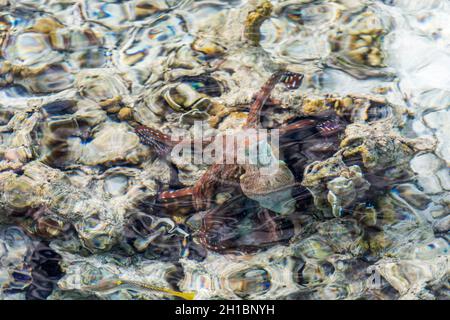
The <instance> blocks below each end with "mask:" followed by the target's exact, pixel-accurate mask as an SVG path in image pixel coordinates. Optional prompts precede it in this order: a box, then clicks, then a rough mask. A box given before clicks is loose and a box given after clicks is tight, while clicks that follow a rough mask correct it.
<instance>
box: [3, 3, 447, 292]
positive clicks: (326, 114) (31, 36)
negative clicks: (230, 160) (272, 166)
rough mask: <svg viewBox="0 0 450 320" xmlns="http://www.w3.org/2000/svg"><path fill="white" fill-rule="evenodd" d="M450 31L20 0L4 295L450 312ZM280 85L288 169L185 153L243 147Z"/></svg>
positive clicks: (352, 6) (336, 6)
mask: <svg viewBox="0 0 450 320" xmlns="http://www.w3.org/2000/svg"><path fill="white" fill-rule="evenodd" d="M269 3H270V4H271V6H270V7H271V9H270V12H269V13H268V14H265V15H264V14H262V13H261V12H262V11H261V10H262V8H263V7H262V6H263V5H266V6H269ZM258 10H259V11H258ZM252 14H253V15H255V14H256V15H259V18H258V19H260V20H258V19H256V20H252V19H251V18H252V17H254V16H252ZM449 18H450V2H449V1H446V0H427V1H416V0H391V1H368V0H367V1H364V0H336V1H331V0H329V1H307V0H303V1H302V0H289V1H288V0H286V1H282V0H279V1H276V0H272V1H270V2H269V1H262V0H261V1H258V0H247V1H246V0H235V1H220V0H211V1H207V0H198V1H195V0H180V1H171V0H133V1H114V0H110V1H97V0H94V1H93V0H89V1H88V0H86V1H81V0H80V1H62V0H42V1H38V0H29V1H28V0H21V1H14V0H4V1H2V0H0V44H1V53H2V55H1V58H0V156H1V160H0V223H1V225H0V298H1V299H173V298H176V299H178V298H180V297H181V298H183V297H184V298H188V297H189V295H183V294H180V292H182V293H184V294H187V293H194V294H195V299H217V298H222V299H448V297H449V283H448V274H449V261H448V260H449V234H448V232H449V217H450V216H449V212H450V197H449V190H450V169H449V164H450V145H449V138H450V133H449V130H450V125H449V123H450V122H449V121H450V110H449V105H450V89H449V88H450V76H449V75H450V70H449V68H450V54H449V52H450V51H449V49H450V29H449V28H448V27H447V25H448V20H449ZM252 21H253V22H252ZM255 21H256V22H255ZM258 22H259V24H260V25H259V24H258ZM280 70H287V71H289V72H290V73H288V74H283V76H281V78H280V79H279V80H280V81H278V82H280V83H276V84H275V85H274V88H272V90H271V92H270V90H269V93H270V99H269V98H267V99H266V100H265V101H264V102H265V106H264V108H263V110H262V112H261V117H258V121H260V123H259V124H258V125H257V126H258V127H259V128H269V129H278V128H282V130H283V128H285V131H282V130H281V132H282V134H281V139H280V141H279V147H280V148H279V149H280V150H279V151H280V154H279V156H278V157H275V158H273V159H274V160H275V162H276V163H277V164H278V165H279V167H277V168H278V169H279V168H281V171H276V172H275V173H273V172H272V175H270V174H269V175H266V176H262V177H260V176H252V175H251V172H253V171H252V170H253V169H255V167H252V166H243V167H235V166H230V167H226V166H225V167H223V166H218V168H219V169H217V171H215V172H214V173H213V174H211V177H210V178H209V179H206V180H202V177H205V172H207V173H209V172H211V171H208V169H210V168H211V167H212V166H210V164H205V163H196V162H195V161H192V159H189V161H184V160H186V159H182V158H180V157H175V156H174V155H173V154H172V155H168V151H167V150H169V151H170V149H172V147H173V145H172V144H171V143H170V142H169V141H168V140H167V139H165V138H164V136H163V133H164V134H166V135H172V136H173V135H175V134H177V133H179V134H181V135H182V136H189V135H193V136H195V135H196V132H197V131H196V130H197V129H199V126H200V127H201V129H202V130H203V133H204V134H205V136H206V137H213V136H217V135H218V134H219V133H223V132H225V131H226V130H227V129H231V130H232V131H233V132H234V133H239V132H241V130H242V129H243V128H245V126H246V125H248V123H247V124H246V119H247V116H248V113H249V111H251V108H250V106H252V105H253V106H254V105H255V103H256V104H257V102H258V99H259V97H260V96H261V95H263V93H264V92H263V90H260V89H261V87H263V86H264V84H265V83H266V81H268V79H270V77H271V75H272V74H275V75H276V74H277V72H278V71H280ZM296 74H302V75H304V78H303V82H301V85H300V80H299V79H300V76H299V78H297V80H296V78H295V75H296ZM292 77H294V78H292ZM255 100H256V102H255ZM263 104H264V103H263ZM198 121H202V122H201V124H200V125H199V126H198V124H199V122H198ZM299 121H300V122H299ZM302 121H303V122H302ZM299 123H300V125H298V124H299ZM293 124H297V127H295V125H293ZM289 125H293V126H289ZM142 126H145V127H142ZM288 127H289V128H291V129H289V130H291V131H289V130H288V129H286V128H288ZM148 128H151V129H148ZM292 128H294V129H292ZM155 130H157V131H155ZM261 145H263V146H264V147H265V148H266V149H264V150H266V151H267V150H268V152H269V153H271V152H272V151H274V150H275V149H278V148H275V147H274V146H273V144H272V145H267V144H265V145H264V144H261ZM261 145H260V147H261ZM332 160H333V161H334V162H333V163H334V164H332V165H330V163H332ZM327 161H329V162H327ZM323 168H325V169H326V170H325V169H323ZM210 170H211V169H210ZM324 170H325V171H324ZM244 173H245V174H244ZM277 174H278V175H277ZM270 179H273V181H272V180H270ZM277 179H278V180H277ZM269 180H270V181H269ZM197 181H201V182H202V183H201V184H202V185H203V186H204V187H205V188H206V191H209V190H212V191H211V192H210V193H208V192H206V193H207V196H205V197H204V198H203V199H202V200H204V201H205V202H204V203H203V204H201V205H200V207H196V206H195V205H196V203H195V202H194V200H195V197H193V196H192V195H191V191H189V190H188V189H184V190H187V191H185V193H180V190H183V188H189V187H192V186H194V185H196V183H197ZM268 181H269V182H270V183H268ZM280 181H281V182H280ZM210 185H214V186H215V188H213V187H210ZM274 185H275V187H274ZM208 188H209V189H208ZM270 188H272V189H270ZM261 190H262V191H261ZM273 190H275V191H273ZM172 191H175V193H171V192H172ZM176 192H178V193H176ZM172 195H173V196H172ZM175 195H179V196H178V197H175ZM207 204H209V205H210V206H209V207H208V206H207ZM174 292H175V293H174Z"/></svg>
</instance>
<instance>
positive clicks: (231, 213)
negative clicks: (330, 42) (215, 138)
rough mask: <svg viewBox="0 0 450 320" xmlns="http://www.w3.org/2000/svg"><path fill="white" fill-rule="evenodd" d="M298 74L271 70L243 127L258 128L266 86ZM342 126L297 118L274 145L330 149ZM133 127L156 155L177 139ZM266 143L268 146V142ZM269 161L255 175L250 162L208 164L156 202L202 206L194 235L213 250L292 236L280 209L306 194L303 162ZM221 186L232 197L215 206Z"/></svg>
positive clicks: (296, 80) (288, 83) (289, 82)
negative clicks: (191, 181)
mask: <svg viewBox="0 0 450 320" xmlns="http://www.w3.org/2000/svg"><path fill="white" fill-rule="evenodd" d="M302 79H303V75H302V74H298V73H293V72H289V71H285V70H281V71H277V72H275V73H274V74H273V75H272V76H271V77H270V78H269V79H268V80H267V81H266V83H265V84H264V85H263V86H262V87H261V89H260V90H259V91H258V92H257V93H256V95H255V99H254V101H253V103H252V104H251V105H250V107H249V113H248V117H247V119H246V122H245V125H244V126H243V129H244V130H245V129H257V128H260V116H261V110H262V109H263V107H264V105H265V104H266V103H267V102H268V101H270V94H271V91H272V90H273V88H274V87H275V86H276V85H277V84H279V83H281V84H283V85H284V86H285V87H286V89H288V90H296V89H298V88H299V86H300V84H301V82H302ZM344 128H345V127H344V126H343V123H342V121H340V120H339V119H338V118H337V116H335V115H332V114H326V115H324V116H323V117H320V118H318V117H315V118H314V117H309V118H304V119H299V120H297V121H295V122H293V123H290V124H287V125H285V126H282V127H280V128H278V129H279V132H280V138H281V140H280V144H281V146H280V149H281V150H283V149H286V150H289V149H292V148H300V149H302V148H303V149H304V150H303V151H304V152H305V153H306V154H308V152H309V153H314V152H316V153H324V154H328V153H333V152H334V151H335V149H333V146H336V143H335V141H334V140H336V139H337V138H336V135H337V134H338V133H340V132H341V131H342V130H343V129H344ZM135 130H136V133H137V135H138V136H139V137H140V139H141V142H142V143H144V144H146V145H148V146H150V147H152V148H153V149H154V150H155V151H156V153H157V154H158V155H167V154H168V153H169V151H170V150H171V149H172V148H173V147H174V144H176V143H177V141H175V142H174V141H171V140H170V137H169V136H168V135H166V134H164V133H162V132H160V131H158V130H156V129H151V128H148V127H146V126H143V125H140V126H138V127H136V128H135ZM299 137H300V138H299ZM301 137H303V139H302V138H301ZM317 140H318V141H319V142H317ZM257 143H259V141H257ZM299 145H300V147H299ZM304 146H306V147H304ZM266 147H267V148H269V150H270V145H269V146H266ZM312 147H314V148H312ZM289 160H291V159H289ZM275 161H279V163H278V164H279V166H278V169H280V170H278V171H276V172H275V173H272V174H269V175H263V174H261V171H260V170H259V169H260V167H259V166H258V165H254V164H244V165H240V164H236V163H233V164H222V163H214V164H213V165H211V166H210V167H209V169H208V170H207V171H206V172H205V173H204V175H203V176H202V177H201V178H200V179H199V180H198V181H197V182H196V183H195V185H194V186H193V187H188V188H183V189H178V190H174V191H162V192H160V193H159V196H158V201H159V202H160V203H161V204H162V205H163V206H171V205H173V203H175V204H176V203H177V202H182V203H183V204H185V203H186V200H187V201H188V202H189V201H190V202H191V203H192V205H193V207H194V209H195V210H196V211H201V210H207V211H206V214H205V215H204V217H203V219H202V225H201V229H200V231H199V234H198V237H199V240H200V242H201V243H202V244H203V245H204V246H205V247H206V248H207V249H210V250H213V251H217V252H233V251H244V252H252V251H255V250H258V249H259V248H261V247H266V246H269V245H271V244H274V243H280V242H283V241H286V240H288V239H289V238H290V237H292V234H290V232H289V230H292V228H289V227H287V226H288V225H289V223H290V222H289V219H288V218H287V217H286V215H285V214H280V213H283V212H287V213H292V211H293V210H295V202H296V201H297V200H300V199H304V198H305V197H308V195H307V192H306V191H305V190H304V189H302V187H301V185H300V184H299V183H297V182H296V181H299V180H300V178H301V174H302V172H303V169H304V167H305V165H306V163H302V164H301V165H300V166H299V167H298V168H296V165H295V163H294V165H291V166H290V167H291V168H290V167H289V166H288V165H286V164H285V163H284V162H283V161H280V160H279V159H275ZM289 162H292V161H289ZM292 171H294V172H292ZM223 191H226V192H225V193H227V192H228V194H231V195H233V196H231V197H230V198H229V199H228V200H226V201H224V202H223V203H221V204H219V205H217V204H216V201H215V200H214V197H215V196H216V195H217V194H219V193H220V192H223ZM288 200H289V201H288ZM285 201H286V203H287V205H288V208H286V207H284V208H280V207H279V206H278V204H280V203H283V202H285ZM277 206H278V207H277Z"/></svg>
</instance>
